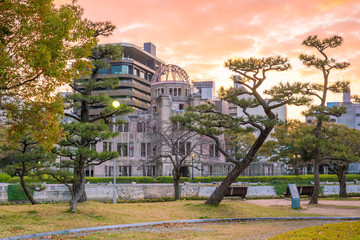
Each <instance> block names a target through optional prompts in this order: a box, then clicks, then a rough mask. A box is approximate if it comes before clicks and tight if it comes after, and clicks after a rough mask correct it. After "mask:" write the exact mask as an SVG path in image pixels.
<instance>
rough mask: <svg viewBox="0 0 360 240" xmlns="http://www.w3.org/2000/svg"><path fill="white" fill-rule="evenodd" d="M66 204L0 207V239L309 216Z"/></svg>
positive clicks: (246, 206)
mask: <svg viewBox="0 0 360 240" xmlns="http://www.w3.org/2000/svg"><path fill="white" fill-rule="evenodd" d="M68 209H69V205H68V203H58V204H40V205H35V206H33V205H0V220H1V225H0V237H8V236H16V235H25V234H30V233H38V232H48V231H56V230H63V229H74V228H83V227H94V226H104V225H118V224H126V223H139V222H152V221H170V220H182V219H206V218H241V217H286V216H309V215H306V214H301V213H299V212H298V211H291V208H290V207H289V209H288V210H289V211H287V210H286V209H284V210H279V209H273V208H271V207H261V206H257V205H253V204H250V203H246V202H242V201H237V200H225V201H223V202H222V203H221V204H220V205H219V206H216V207H214V206H207V205H204V204H203V201H185V200H183V201H176V202H157V203H124V204H116V205H113V204H109V203H100V202H91V201H88V202H84V203H80V204H79V205H78V210H79V211H78V212H76V213H70V212H68Z"/></svg>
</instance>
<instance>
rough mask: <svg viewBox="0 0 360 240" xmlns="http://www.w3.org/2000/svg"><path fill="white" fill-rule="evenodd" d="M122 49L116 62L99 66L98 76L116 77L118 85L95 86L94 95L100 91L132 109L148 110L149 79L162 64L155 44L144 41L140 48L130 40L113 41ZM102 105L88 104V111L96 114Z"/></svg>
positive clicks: (149, 97) (149, 98)
mask: <svg viewBox="0 0 360 240" xmlns="http://www.w3.org/2000/svg"><path fill="white" fill-rule="evenodd" d="M114 45H120V46H121V47H122V49H123V53H122V58H121V60H119V61H110V62H109V63H110V65H111V66H110V68H107V69H100V70H99V75H98V78H99V79H101V78H105V77H116V78H119V80H120V86H118V87H116V88H115V89H99V90H98V91H96V93H97V94H99V93H104V94H107V95H109V96H110V97H112V98H116V99H118V100H119V101H121V102H122V103H124V104H126V105H128V106H132V107H133V108H134V109H135V110H148V109H149V107H150V101H151V93H150V90H151V79H152V77H153V75H154V73H155V71H156V70H157V69H158V68H160V67H161V66H163V65H164V64H165V62H164V61H162V60H160V59H159V58H157V57H156V46H155V45H154V44H152V43H150V42H149V43H144V48H140V47H138V46H136V45H134V44H130V43H115V44H114ZM100 111H102V106H91V107H90V114H91V115H97V114H99V112H100Z"/></svg>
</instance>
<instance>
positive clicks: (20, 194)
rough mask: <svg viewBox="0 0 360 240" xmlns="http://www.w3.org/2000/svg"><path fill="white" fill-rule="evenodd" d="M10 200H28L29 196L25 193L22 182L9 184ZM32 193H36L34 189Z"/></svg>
mask: <svg viewBox="0 0 360 240" xmlns="http://www.w3.org/2000/svg"><path fill="white" fill-rule="evenodd" d="M7 193H8V200H9V201H26V200H28V198H27V196H26V195H25V193H24V190H23V189H22V187H21V186H20V184H16V185H9V186H8V188H7ZM30 193H31V195H33V194H34V191H33V190H32V191H30Z"/></svg>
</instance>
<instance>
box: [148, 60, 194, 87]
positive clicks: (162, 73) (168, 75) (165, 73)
mask: <svg viewBox="0 0 360 240" xmlns="http://www.w3.org/2000/svg"><path fill="white" fill-rule="evenodd" d="M163 81H176V82H188V83H190V78H189V75H188V74H187V73H186V72H185V70H184V69H182V68H181V67H179V66H177V65H172V64H168V65H164V66H162V67H161V68H159V69H158V70H156V72H155V74H154V76H153V77H152V79H151V83H156V82H163Z"/></svg>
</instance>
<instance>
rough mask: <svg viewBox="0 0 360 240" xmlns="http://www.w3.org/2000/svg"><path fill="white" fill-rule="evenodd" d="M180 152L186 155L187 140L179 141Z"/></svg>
mask: <svg viewBox="0 0 360 240" xmlns="http://www.w3.org/2000/svg"><path fill="white" fill-rule="evenodd" d="M179 154H180V155H185V142H180V143H179Z"/></svg>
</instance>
